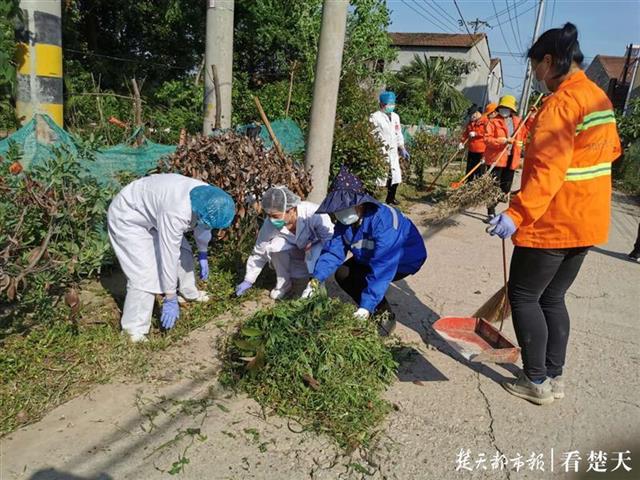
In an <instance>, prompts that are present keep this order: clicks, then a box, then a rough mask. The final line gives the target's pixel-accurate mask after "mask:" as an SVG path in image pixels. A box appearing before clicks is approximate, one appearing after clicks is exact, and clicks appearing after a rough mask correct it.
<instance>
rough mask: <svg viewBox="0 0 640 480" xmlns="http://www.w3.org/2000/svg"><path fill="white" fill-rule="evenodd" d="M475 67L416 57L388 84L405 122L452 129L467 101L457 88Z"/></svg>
mask: <svg viewBox="0 0 640 480" xmlns="http://www.w3.org/2000/svg"><path fill="white" fill-rule="evenodd" d="M474 68H475V64H474V63H472V62H467V61H464V60H458V59H455V58H447V59H443V58H440V57H432V58H428V57H427V56H426V55H424V56H423V57H420V56H419V55H416V56H415V57H414V59H413V61H412V62H411V63H410V64H409V65H405V66H404V67H403V68H402V69H401V70H400V71H399V72H398V73H397V75H396V77H395V79H393V80H392V81H391V86H392V87H393V88H394V89H395V90H396V93H397V94H398V104H399V105H400V106H401V109H402V110H401V112H402V120H403V121H404V122H405V123H420V122H421V121H422V122H428V123H435V124H437V125H445V126H452V125H456V124H458V123H459V122H460V120H461V118H462V116H463V115H464V112H465V110H466V109H467V107H468V106H469V104H470V102H469V100H467V99H466V98H465V97H464V95H463V94H462V93H461V92H460V91H458V90H457V89H456V86H457V85H458V84H459V83H460V81H461V79H462V76H463V75H467V74H469V73H470V72H471V71H472V70H473V69H474Z"/></svg>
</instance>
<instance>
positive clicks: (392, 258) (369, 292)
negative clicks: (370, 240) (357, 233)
mask: <svg viewBox="0 0 640 480" xmlns="http://www.w3.org/2000/svg"><path fill="white" fill-rule="evenodd" d="M382 209H385V210H387V207H382ZM382 209H381V211H380V214H379V215H377V218H376V219H374V223H373V234H374V241H375V245H376V246H375V250H374V251H373V256H372V257H371V260H370V261H369V267H371V273H369V274H368V275H367V277H366V280H367V287H366V288H365V289H364V291H363V292H362V296H361V298H360V307H361V308H364V309H366V310H368V311H369V312H371V313H373V312H374V311H375V309H376V307H377V306H378V304H379V303H380V302H381V301H382V299H383V298H384V295H385V294H386V293H387V289H388V288H389V284H390V283H391V281H392V280H393V277H395V276H396V272H397V271H398V265H399V264H400V259H401V258H402V251H403V249H402V244H401V243H402V235H401V231H402V230H401V226H400V225H401V222H400V225H398V228H397V229H395V228H393V225H392V224H391V222H389V224H387V222H385V221H384V220H383V215H385V216H386V215H387V214H388V216H389V217H391V213H390V212H388V210H387V211H386V212H384V213H382V212H383V210H382Z"/></svg>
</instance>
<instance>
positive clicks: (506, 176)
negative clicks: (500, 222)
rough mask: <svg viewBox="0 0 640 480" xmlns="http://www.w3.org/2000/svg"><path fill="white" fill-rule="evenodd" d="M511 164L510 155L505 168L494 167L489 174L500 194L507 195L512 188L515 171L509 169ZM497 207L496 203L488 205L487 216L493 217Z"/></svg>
mask: <svg viewBox="0 0 640 480" xmlns="http://www.w3.org/2000/svg"><path fill="white" fill-rule="evenodd" d="M512 163H513V154H510V155H509V158H508V159H507V165H506V166H505V167H495V168H494V169H493V171H492V172H491V174H492V175H493V176H494V178H495V179H496V180H497V181H498V184H499V185H500V190H502V193H509V192H510V191H511V187H512V186H513V176H514V175H515V170H512V169H511V164H512ZM497 205H498V204H497V203H494V204H491V205H489V208H488V210H489V215H495V213H496V206H497Z"/></svg>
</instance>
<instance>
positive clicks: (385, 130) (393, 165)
mask: <svg viewBox="0 0 640 480" xmlns="http://www.w3.org/2000/svg"><path fill="white" fill-rule="evenodd" d="M379 99H380V110H378V111H377V112H374V113H372V114H371V116H370V117H369V121H370V122H371V123H372V124H373V126H374V127H375V129H374V133H375V134H376V135H377V136H378V138H379V139H380V140H381V141H382V144H383V148H384V153H385V155H386V157H387V163H388V164H389V175H388V178H386V179H380V180H379V181H378V185H379V186H380V187H383V186H385V185H386V186H387V199H386V201H385V203H387V204H390V205H398V201H397V200H396V191H397V190H398V185H399V184H400V183H402V169H401V168H400V156H402V158H404V159H406V160H408V159H409V152H407V150H406V148H405V147H404V137H403V136H402V126H401V125H400V117H399V116H398V114H397V113H395V112H394V110H395V108H396V94H395V93H393V92H389V91H384V92H382V93H381V94H380V97H379Z"/></svg>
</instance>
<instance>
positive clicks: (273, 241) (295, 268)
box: [236, 187, 333, 300]
mask: <svg viewBox="0 0 640 480" xmlns="http://www.w3.org/2000/svg"><path fill="white" fill-rule="evenodd" d="M261 203H262V208H263V209H264V211H265V213H266V214H267V216H268V219H267V220H266V221H265V222H264V223H263V224H262V228H260V232H259V233H258V239H257V240H256V244H255V246H254V248H253V252H252V254H251V256H250V257H249V259H248V260H247V269H246V274H245V276H244V281H243V282H242V283H241V284H240V285H238V286H237V288H236V295H238V296H240V295H242V294H244V293H245V292H246V291H247V290H248V289H250V288H251V287H252V286H253V284H254V283H255V281H256V279H257V278H258V275H260V272H261V271H262V269H263V268H264V266H265V265H266V264H267V263H269V262H271V265H272V266H273V268H274V270H275V271H276V286H275V288H274V289H273V290H271V293H270V296H271V298H273V299H274V300H279V299H282V298H284V297H285V296H286V295H287V293H288V292H289V291H290V290H291V287H292V282H291V279H297V278H305V279H308V278H309V275H311V273H312V272H313V269H314V267H315V264H316V261H317V260H318V257H319V256H320V253H321V252H322V246H323V245H324V243H325V242H327V241H328V240H330V239H331V238H332V237H333V223H332V222H331V218H330V217H329V215H326V214H324V215H320V214H316V213H315V211H316V210H317V209H318V205H316V204H315V203H311V202H302V201H301V200H300V197H299V196H298V195H296V194H294V193H293V192H292V191H291V190H289V189H288V188H287V187H272V188H270V189H269V190H267V191H266V192H265V193H264V195H263V196H262V202H261Z"/></svg>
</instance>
